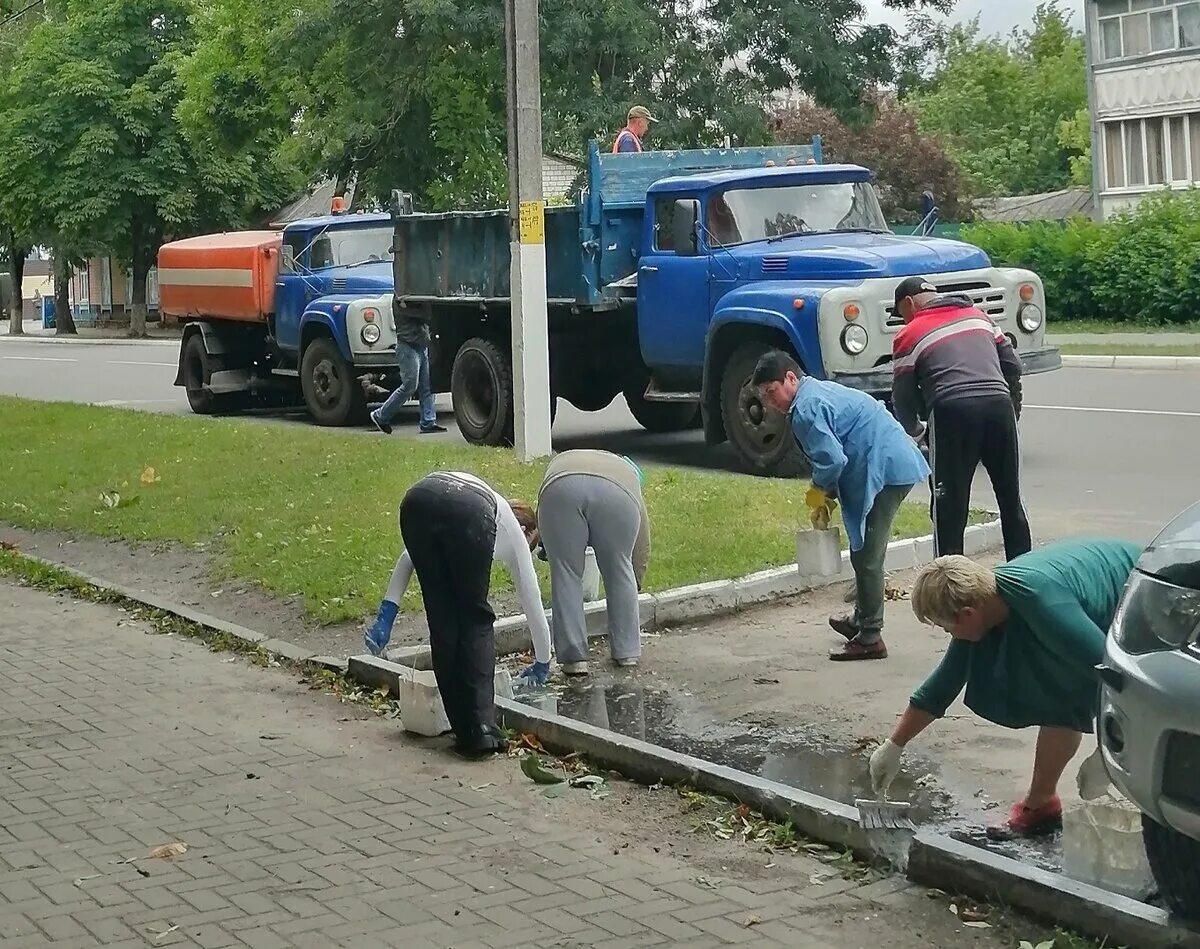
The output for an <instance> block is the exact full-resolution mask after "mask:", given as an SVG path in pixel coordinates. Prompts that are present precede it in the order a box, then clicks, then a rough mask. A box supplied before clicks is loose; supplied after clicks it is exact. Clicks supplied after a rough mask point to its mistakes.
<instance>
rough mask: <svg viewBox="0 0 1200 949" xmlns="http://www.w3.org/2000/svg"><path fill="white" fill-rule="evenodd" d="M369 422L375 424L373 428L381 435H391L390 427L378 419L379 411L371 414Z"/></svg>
mask: <svg viewBox="0 0 1200 949" xmlns="http://www.w3.org/2000/svg"><path fill="white" fill-rule="evenodd" d="M371 421H372V422H374V423H375V427H376V428H377V429H379V430H380V431H381V432H383V434H385V435H390V434H392V426H390V425H389V424H388V423H387V422H385V421H384V420H383V419H381V418H380V417H379V409H376V410H375V411H374V412H372V413H371Z"/></svg>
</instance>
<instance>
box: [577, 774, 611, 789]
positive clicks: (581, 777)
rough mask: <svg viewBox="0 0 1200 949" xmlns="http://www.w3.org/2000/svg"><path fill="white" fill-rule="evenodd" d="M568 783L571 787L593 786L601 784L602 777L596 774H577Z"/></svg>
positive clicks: (602, 781)
mask: <svg viewBox="0 0 1200 949" xmlns="http://www.w3.org/2000/svg"><path fill="white" fill-rule="evenodd" d="M570 783H571V787H573V788H594V787H598V786H599V785H601V784H603V783H604V779H603V778H602V777H600V775H598V774H577V775H575V777H573V778H571V782H570Z"/></svg>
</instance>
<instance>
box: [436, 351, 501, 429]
mask: <svg viewBox="0 0 1200 949" xmlns="http://www.w3.org/2000/svg"><path fill="white" fill-rule="evenodd" d="M450 395H451V398H452V399H453V400H454V418H455V420H456V421H457V422H458V430H459V431H460V432H462V436H463V438H465V439H466V440H467V441H468V442H470V443H471V444H472V445H511V444H512V440H513V381H512V362H511V360H510V358H509V356H508V354H507V353H505V352H504V351H503V350H502V349H501V348H500V347H499V346H497V345H496V344H495V343H493V342H492V341H491V340H488V339H482V338H475V339H469V340H467V341H466V342H465V343H463V344H462V347H461V348H460V349H459V350H458V353H457V355H455V357H454V368H453V369H452V370H451V372H450Z"/></svg>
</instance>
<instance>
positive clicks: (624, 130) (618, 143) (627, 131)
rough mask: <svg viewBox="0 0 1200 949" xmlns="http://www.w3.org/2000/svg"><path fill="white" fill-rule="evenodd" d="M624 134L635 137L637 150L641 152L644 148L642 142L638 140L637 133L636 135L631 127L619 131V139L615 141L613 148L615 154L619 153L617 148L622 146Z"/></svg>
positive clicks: (634, 142)
mask: <svg viewBox="0 0 1200 949" xmlns="http://www.w3.org/2000/svg"><path fill="white" fill-rule="evenodd" d="M622 135H628V136H629V137H630V138H632V139H633V144H634V145H636V146H637V150H638V151H639V152H640V151H641V150H642V143H641V142H640V141H638V137H637V136H636V135H634V134H633V133H632V132H631V131H629V129H621V131H620V132H618V133H617V140H616V141H615V142H613V147H612V150H613V154H614V155H616V154H617V150H618V149H619V148H620V147H621V136H622Z"/></svg>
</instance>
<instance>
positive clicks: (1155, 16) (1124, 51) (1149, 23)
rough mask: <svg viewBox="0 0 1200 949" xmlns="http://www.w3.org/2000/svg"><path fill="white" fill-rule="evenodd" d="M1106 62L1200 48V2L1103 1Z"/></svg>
mask: <svg viewBox="0 0 1200 949" xmlns="http://www.w3.org/2000/svg"><path fill="white" fill-rule="evenodd" d="M1096 10H1097V14H1098V16H1099V18H1100V20H1099V27H1100V35H1099V38H1098V41H1097V45H1098V47H1099V48H1098V50H1097V56H1098V57H1099V59H1100V60H1101V61H1102V62H1109V61H1111V60H1114V59H1122V58H1124V57H1128V56H1145V55H1146V54H1148V53H1163V52H1169V51H1170V50H1174V49H1195V48H1196V47H1200V0H1184V2H1174V3H1173V2H1171V0H1110V2H1105V0H1100V2H1098V3H1097V4H1096Z"/></svg>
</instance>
